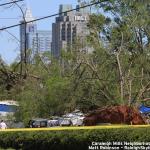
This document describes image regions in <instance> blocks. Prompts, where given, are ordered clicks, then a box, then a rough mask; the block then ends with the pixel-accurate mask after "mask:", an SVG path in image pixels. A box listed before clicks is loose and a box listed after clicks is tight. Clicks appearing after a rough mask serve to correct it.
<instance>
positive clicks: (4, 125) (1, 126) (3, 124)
mask: <svg viewBox="0 0 150 150" xmlns="http://www.w3.org/2000/svg"><path fill="white" fill-rule="evenodd" d="M0 128H1V129H7V125H6V123H5V122H4V121H3V120H1V123H0Z"/></svg>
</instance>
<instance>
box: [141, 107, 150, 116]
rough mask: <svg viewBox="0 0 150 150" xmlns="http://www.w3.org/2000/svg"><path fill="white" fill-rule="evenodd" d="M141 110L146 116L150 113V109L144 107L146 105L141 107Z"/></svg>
mask: <svg viewBox="0 0 150 150" xmlns="http://www.w3.org/2000/svg"><path fill="white" fill-rule="evenodd" d="M139 110H140V112H141V113H144V114H147V113H150V107H147V106H144V105H141V106H140V108H139Z"/></svg>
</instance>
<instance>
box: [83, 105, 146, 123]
mask: <svg viewBox="0 0 150 150" xmlns="http://www.w3.org/2000/svg"><path fill="white" fill-rule="evenodd" d="M100 123H111V124H134V125H137V124H145V120H143V118H142V116H141V115H140V112H139V111H138V109H136V108H134V107H128V106H125V105H121V106H110V107H104V108H99V109H97V110H94V111H92V112H91V113H89V114H88V115H87V116H86V117H85V119H84V124H85V125H87V126H91V125H96V124H100Z"/></svg>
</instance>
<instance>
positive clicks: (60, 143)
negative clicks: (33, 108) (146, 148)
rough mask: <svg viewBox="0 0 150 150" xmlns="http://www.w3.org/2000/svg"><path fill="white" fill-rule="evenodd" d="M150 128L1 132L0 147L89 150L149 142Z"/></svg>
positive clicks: (40, 149)
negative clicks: (108, 144) (94, 146)
mask: <svg viewBox="0 0 150 150" xmlns="http://www.w3.org/2000/svg"><path fill="white" fill-rule="evenodd" d="M149 135H150V127H147V128H124V129H99V130H98V129H96V130H68V131H27V132H25V131H21V132H17V131H16V132H7V131H5V132H0V147H1V148H4V149H7V148H12V149H24V150H31V149H32V150H34V149H35V150H47V149H52V150H64V149H65V150H77V149H78V150H88V146H90V145H91V143H92V142H96V141H97V142H124V141H126V142H135V141H136V142H148V141H150V136H149Z"/></svg>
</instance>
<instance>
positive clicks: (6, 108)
mask: <svg viewBox="0 0 150 150" xmlns="http://www.w3.org/2000/svg"><path fill="white" fill-rule="evenodd" d="M0 111H2V112H15V111H16V108H15V106H12V105H6V104H0Z"/></svg>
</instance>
